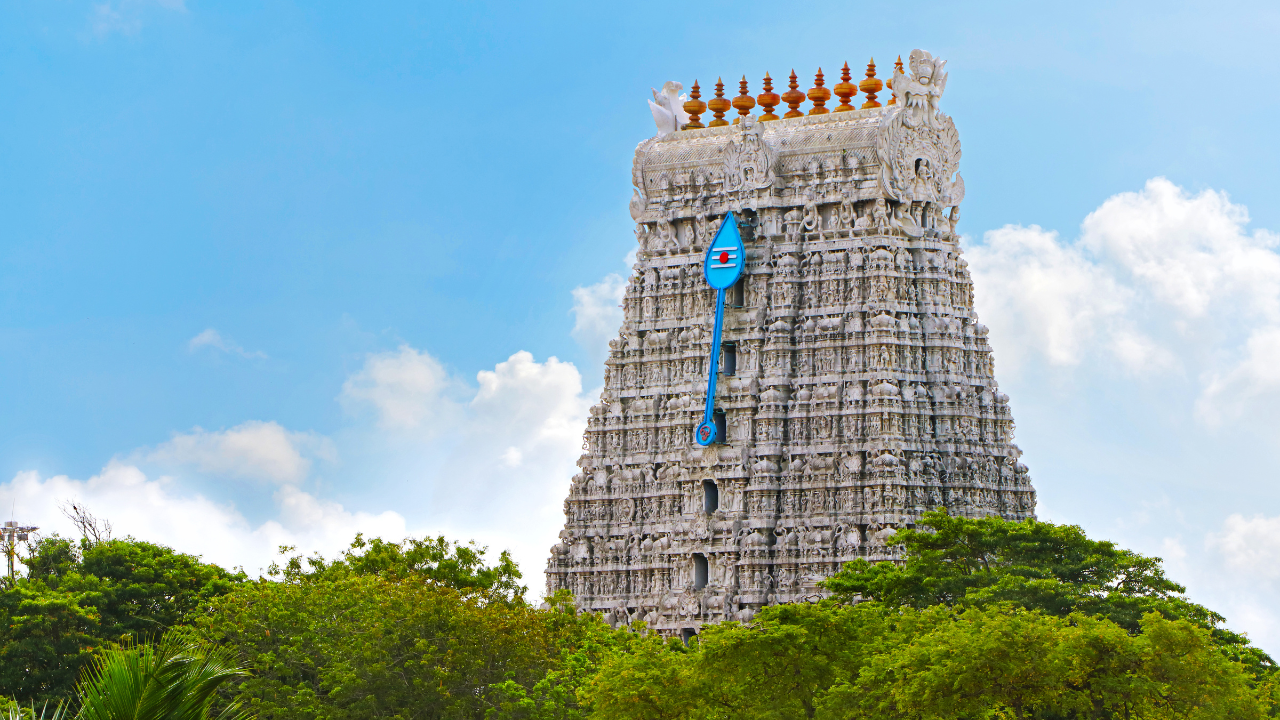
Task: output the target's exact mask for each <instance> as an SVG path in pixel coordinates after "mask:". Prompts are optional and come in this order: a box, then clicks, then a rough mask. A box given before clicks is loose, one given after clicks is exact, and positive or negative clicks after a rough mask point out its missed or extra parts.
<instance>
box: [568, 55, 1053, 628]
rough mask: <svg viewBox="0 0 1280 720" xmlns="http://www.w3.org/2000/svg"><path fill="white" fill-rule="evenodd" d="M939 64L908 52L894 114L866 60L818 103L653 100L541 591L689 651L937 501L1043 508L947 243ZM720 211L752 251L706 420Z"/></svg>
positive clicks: (801, 594)
mask: <svg viewBox="0 0 1280 720" xmlns="http://www.w3.org/2000/svg"><path fill="white" fill-rule="evenodd" d="M944 65H945V63H944V62H943V61H941V60H935V59H934V58H933V57H932V56H931V55H930V54H929V53H926V52H923V51H920V50H915V51H913V52H912V53H911V55H910V61H909V68H908V72H904V71H903V68H902V63H901V61H900V60H899V62H898V63H897V66H896V68H895V70H894V72H893V77H892V80H891V81H890V82H889V88H891V90H892V97H891V99H889V100H888V102H887V103H886V104H884V105H881V103H880V102H879V101H878V100H877V93H880V92H881V91H882V90H883V89H884V86H883V85H882V84H881V81H880V80H879V79H877V78H876V77H875V65H874V63H872V64H869V65H868V66H867V71H866V78H865V79H863V80H862V81H861V82H859V83H857V84H854V83H853V82H851V81H850V77H849V68H848V65H847V64H846V65H845V67H844V71H843V73H842V77H841V81H840V82H839V83H837V84H835V85H834V86H833V87H830V88H828V87H825V86H824V81H823V76H822V72H821V71H819V72H818V74H817V77H816V78H815V81H814V87H813V88H811V89H809V90H808V92H807V94H806V93H804V92H802V91H801V90H800V89H799V88H798V84H797V81H796V76H795V73H792V74H791V80H790V89H789V90H787V91H786V92H784V93H781V94H779V93H775V92H774V91H773V88H772V87H771V80H770V78H769V77H768V76H766V77H765V80H764V83H765V84H764V93H763V94H760V95H758V96H756V97H753V96H751V95H750V94H748V92H747V83H746V80H745V79H744V80H743V81H742V82H741V88H740V91H739V94H738V96H736V97H725V96H724V92H723V84H722V83H719V82H717V83H716V90H715V97H714V98H712V99H711V100H710V102H705V101H704V100H703V99H702V98H701V94H700V88H699V87H698V84H697V83H696V82H695V83H694V85H693V88H692V90H691V92H690V93H689V96H688V97H687V98H686V97H684V96H682V95H680V92H681V90H682V89H683V88H682V87H681V85H680V84H678V83H667V84H666V85H665V86H664V87H663V90H662V92H661V93H659V92H656V91H655V92H654V101H653V102H651V103H650V107H651V109H652V111H653V115H654V119H655V121H656V122H657V124H658V134H657V135H656V136H655V137H652V138H649V139H648V140H645V141H644V142H642V143H640V145H639V146H638V147H637V148H636V153H635V162H634V165H633V167H632V182H633V183H634V185H635V194H634V196H633V197H632V200H631V215H632V217H633V218H634V219H635V221H636V223H637V226H636V236H637V239H638V241H639V248H638V251H637V263H636V265H635V273H634V275H633V276H632V278H631V282H630V285H629V287H628V288H627V293H626V301H625V304H624V308H625V320H624V322H623V326H622V328H621V330H620V332H619V336H618V338H617V339H616V340H613V341H611V342H610V347H611V352H610V357H609V359H608V361H607V368H606V373H605V387H604V392H603V393H602V395H601V397H600V402H599V404H598V405H596V406H595V407H593V408H592V409H591V416H590V420H589V423H588V425H587V430H586V434H585V438H584V440H583V454H582V458H581V459H580V460H579V461H578V465H579V466H580V467H581V468H582V472H581V473H579V474H578V475H576V476H575V477H574V479H573V486H572V488H571V490H570V492H569V497H568V498H567V499H566V500H565V504H564V508H565V516H566V519H565V528H564V530H563V531H562V532H561V533H560V538H561V542H560V543H559V544H557V545H556V546H555V547H553V548H552V550H551V558H550V560H549V561H548V563H547V590H548V592H549V593H550V592H554V591H557V590H560V589H568V590H570V591H571V592H572V593H573V595H574V597H575V598H576V602H577V603H578V606H579V607H580V608H582V609H584V610H592V611H600V612H604V613H605V616H606V618H607V619H608V620H609V621H610V622H611V623H613V624H617V623H619V622H629V621H631V620H640V619H643V620H645V621H646V622H647V623H648V626H649V627H651V628H656V629H657V630H659V631H660V632H662V633H664V634H684V635H686V636H687V635H689V634H691V633H694V632H696V631H697V628H698V627H700V626H701V625H702V624H703V623H707V622H717V621H721V620H730V619H736V620H749V619H750V618H751V617H752V616H753V615H754V613H755V612H756V610H758V609H759V608H760V607H761V606H764V605H769V604H774V603H787V602H803V601H810V600H814V599H816V598H819V597H821V596H822V595H823V594H824V593H823V590H822V589H821V588H820V587H819V586H818V583H819V582H820V581H821V580H823V579H824V578H826V577H828V576H830V575H831V574H833V573H834V572H836V571H837V570H839V569H840V567H841V566H842V564H843V563H845V562H847V561H850V560H853V559H855V558H865V559H867V560H869V561H872V562H876V561H880V560H894V559H896V558H897V555H896V552H895V547H894V546H886V544H885V541H886V539H887V538H888V537H889V536H890V535H891V534H892V533H893V532H894V531H895V529H896V528H903V527H912V526H913V523H915V521H916V520H917V519H918V518H919V517H920V515H921V514H922V513H924V512H926V511H929V510H934V509H939V508H946V510H947V511H948V512H950V513H952V514H953V515H962V516H967V517H983V516H992V515H994V516H999V517H1003V518H1007V519H1010V520H1021V519H1024V518H1028V517H1032V516H1033V513H1034V508H1035V490H1034V489H1032V486H1031V482H1030V480H1029V478H1028V476H1027V469H1026V467H1025V466H1023V465H1021V464H1020V463H1018V456H1019V450H1018V448H1017V446H1015V445H1014V444H1013V442H1012V440H1013V418H1012V416H1011V415H1010V412H1009V405H1008V397H1007V396H1005V395H1003V394H1001V393H1000V391H999V389H998V387H997V385H996V381H995V378H994V376H993V366H994V362H993V360H992V355H991V348H990V346H989V345H988V343H987V328H986V327H985V326H983V325H982V324H981V323H979V322H978V317H977V315H976V314H975V312H974V309H973V286H972V282H971V280H970V276H969V272H968V270H967V269H966V266H967V263H966V262H965V261H964V259H963V258H961V249H960V245H959V236H958V235H957V234H956V222H957V220H958V219H959V216H960V209H959V205H960V202H961V201H962V200H963V199H964V181H963V180H962V179H961V177H960V175H959V174H958V172H957V170H958V166H959V162H960V139H959V136H958V135H957V133H956V129H955V125H954V124H953V123H952V120H951V118H950V117H948V116H947V115H945V114H944V113H943V112H942V111H941V109H940V107H939V102H940V100H941V99H942V94H943V90H944V89H945V87H946V80H947V76H946V74H945V73H944V72H943V67H944ZM859 91H861V93H862V98H861V99H862V100H863V102H862V103H861V105H860V106H856V105H855V104H853V102H852V100H853V98H854V96H856V95H857V94H858V93H859ZM730 94H732V91H730ZM833 95H834V97H835V100H838V103H839V104H838V105H836V104H835V102H834V101H833V99H832V98H833ZM806 96H807V99H808V100H809V101H810V102H811V107H810V108H809V110H808V112H807V113H805V112H801V110H800V106H801V105H802V104H804V103H805V100H806ZM828 102H832V104H833V105H834V107H831V108H827V107H826V104H827V103H828ZM782 105H785V106H786V108H787V109H786V110H785V111H784V109H783V108H782V107H779V106H782ZM757 106H759V108H760V110H761V111H763V112H762V113H761V114H759V115H757V116H754V117H753V115H752V110H753V109H754V108H756V107H757ZM775 108H777V109H778V110H779V112H778V113H777V114H775V112H774V110H775ZM708 110H710V111H711V113H712V114H713V117H714V119H713V120H711V121H710V122H707V123H706V125H705V126H704V124H703V115H704V113H706V111H708ZM731 110H736V111H737V115H738V116H737V117H736V118H734V119H733V120H732V122H729V121H728V120H726V119H724V116H725V114H726V113H729V112H730V111H731ZM725 218H732V219H733V220H732V221H733V222H736V223H737V230H738V234H739V235H740V237H741V241H742V243H743V247H744V248H745V257H744V258H743V260H744V266H743V268H742V270H741V272H742V275H741V278H740V279H739V280H737V282H736V284H734V285H733V286H732V287H729V288H728V289H727V290H725V291H724V295H723V300H724V305H725V307H724V310H723V329H722V337H721V338H720V339H721V341H722V342H721V343H720V346H721V347H720V354H719V356H718V357H717V364H718V370H719V373H718V376H717V378H716V380H717V382H716V383H715V384H714V386H713V387H714V388H715V390H714V396H713V397H712V402H711V405H710V406H709V407H707V406H706V401H707V390H708V385H709V382H708V380H709V378H708V372H709V370H710V368H711V365H712V363H711V362H710V360H711V358H710V353H711V351H712V346H713V344H714V343H713V340H714V338H713V337H712V336H713V332H714V328H713V321H714V319H715V316H716V306H717V298H718V296H717V291H716V290H715V289H713V288H712V287H711V286H710V285H709V284H708V283H709V281H710V276H709V275H706V274H704V273H705V272H710V271H704V262H705V263H711V262H713V261H714V260H713V258H711V255H712V253H709V252H708V248H709V247H710V246H709V243H712V242H713V239H715V238H717V231H718V229H720V226H721V224H722V223H723V222H724V221H725ZM730 229H731V228H730ZM735 237H737V235H735ZM715 242H719V240H715ZM715 252H716V253H717V254H718V253H720V248H719V247H716V249H715ZM718 257H719V258H720V260H719V261H718V262H720V263H724V262H726V259H727V258H729V257H730V256H729V255H728V254H720V255H718ZM728 262H729V263H730V264H732V262H733V261H732V260H729V261H728ZM708 267H710V265H708ZM716 267H726V265H717V266H716ZM704 408H705V411H706V415H705V417H708V418H713V420H714V426H715V428H716V429H717V431H718V432H716V434H715V435H716V438H717V440H718V441H717V442H713V443H712V444H710V445H708V446H706V447H703V446H701V445H699V444H698V442H696V441H695V438H694V430H695V428H696V427H698V426H699V424H700V423H701V422H702V421H703V418H704Z"/></svg>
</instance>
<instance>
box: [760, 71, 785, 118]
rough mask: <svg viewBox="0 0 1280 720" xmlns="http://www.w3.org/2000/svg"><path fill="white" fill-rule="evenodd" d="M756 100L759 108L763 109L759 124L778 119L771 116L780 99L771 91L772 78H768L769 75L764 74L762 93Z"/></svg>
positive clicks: (775, 116)
mask: <svg viewBox="0 0 1280 720" xmlns="http://www.w3.org/2000/svg"><path fill="white" fill-rule="evenodd" d="M756 100H757V101H758V102H759V103H760V107H762V108H764V114H763V115H761V116H760V122H765V121H766V120H777V119H778V116H777V115H774V114H773V109H774V108H775V107H777V106H778V103H780V102H782V98H781V97H779V96H778V93H776V92H774V91H773V78H771V77H769V73H765V74H764V92H762V93H760V94H759V95H758V96H757V97H756Z"/></svg>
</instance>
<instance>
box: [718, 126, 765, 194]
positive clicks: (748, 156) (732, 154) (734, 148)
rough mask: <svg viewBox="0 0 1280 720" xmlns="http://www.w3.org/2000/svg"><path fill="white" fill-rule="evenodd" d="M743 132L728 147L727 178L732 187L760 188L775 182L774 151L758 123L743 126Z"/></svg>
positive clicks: (725, 160)
mask: <svg viewBox="0 0 1280 720" xmlns="http://www.w3.org/2000/svg"><path fill="white" fill-rule="evenodd" d="M740 127H741V128H742V130H743V132H742V134H741V135H740V136H739V137H738V138H735V139H733V140H731V141H729V144H728V145H727V146H725V149H724V178H725V184H726V185H727V186H728V188H727V189H729V190H735V191H736V190H759V189H761V188H767V187H769V186H770V185H772V184H773V178H774V176H773V153H772V152H770V151H769V146H768V145H765V143H764V140H763V139H762V138H761V136H760V127H759V125H758V124H757V123H755V122H752V121H750V120H748V121H747V122H744V123H742V124H741V125H740Z"/></svg>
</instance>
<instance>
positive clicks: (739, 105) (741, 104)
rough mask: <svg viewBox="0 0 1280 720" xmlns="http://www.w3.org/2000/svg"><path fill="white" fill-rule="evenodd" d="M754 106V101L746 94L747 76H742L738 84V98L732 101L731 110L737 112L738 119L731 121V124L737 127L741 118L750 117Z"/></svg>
mask: <svg viewBox="0 0 1280 720" xmlns="http://www.w3.org/2000/svg"><path fill="white" fill-rule="evenodd" d="M755 106H756V99H755V98H753V97H751V95H750V94H748V93H747V76H746V75H743V76H742V82H740V83H738V97H736V98H734V99H733V109H734V110H737V111H738V117H736V118H734V119H733V124H734V125H737V124H738V123H740V122H742V118H744V117H748V116H750V115H751V108H753V107H755Z"/></svg>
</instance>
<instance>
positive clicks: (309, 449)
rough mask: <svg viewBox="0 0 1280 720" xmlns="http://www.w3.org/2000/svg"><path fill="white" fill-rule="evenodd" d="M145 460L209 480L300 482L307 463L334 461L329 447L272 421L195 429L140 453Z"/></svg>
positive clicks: (310, 435)
mask: <svg viewBox="0 0 1280 720" xmlns="http://www.w3.org/2000/svg"><path fill="white" fill-rule="evenodd" d="M141 456H142V458H143V459H144V460H146V461H148V462H153V463H160V464H164V465H172V466H187V467H191V468H194V469H195V470H197V471H199V472H201V473H207V474H210V475H217V476H224V477H234V478H248V479H255V480H266V481H269V482H275V483H299V482H301V481H302V480H304V479H305V478H306V477H307V475H308V474H309V473H310V471H311V466H312V459H313V458H319V459H322V460H328V461H333V460H335V459H336V456H337V451H336V449H335V448H334V445H333V442H332V441H331V440H329V439H328V438H325V437H322V436H320V435H317V434H315V433H304V432H291V431H289V430H286V429H285V428H283V427H281V426H280V425H279V424H278V423H275V422H259V421H250V422H246V423H243V424H241V425H237V426H236V427H233V428H231V429H229V430H218V431H209V430H204V429H201V428H198V427H197V428H195V429H194V430H192V431H191V432H187V433H178V434H175V435H174V436H173V438H172V439H170V440H169V441H168V442H165V443H163V444H161V445H158V446H156V447H155V448H154V449H151V450H148V451H144V452H142V453H141Z"/></svg>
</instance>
